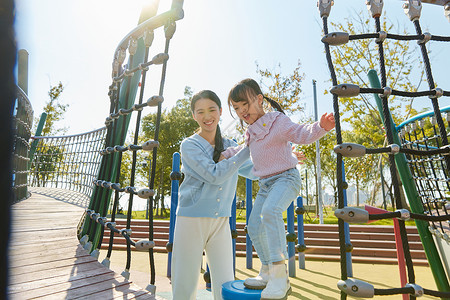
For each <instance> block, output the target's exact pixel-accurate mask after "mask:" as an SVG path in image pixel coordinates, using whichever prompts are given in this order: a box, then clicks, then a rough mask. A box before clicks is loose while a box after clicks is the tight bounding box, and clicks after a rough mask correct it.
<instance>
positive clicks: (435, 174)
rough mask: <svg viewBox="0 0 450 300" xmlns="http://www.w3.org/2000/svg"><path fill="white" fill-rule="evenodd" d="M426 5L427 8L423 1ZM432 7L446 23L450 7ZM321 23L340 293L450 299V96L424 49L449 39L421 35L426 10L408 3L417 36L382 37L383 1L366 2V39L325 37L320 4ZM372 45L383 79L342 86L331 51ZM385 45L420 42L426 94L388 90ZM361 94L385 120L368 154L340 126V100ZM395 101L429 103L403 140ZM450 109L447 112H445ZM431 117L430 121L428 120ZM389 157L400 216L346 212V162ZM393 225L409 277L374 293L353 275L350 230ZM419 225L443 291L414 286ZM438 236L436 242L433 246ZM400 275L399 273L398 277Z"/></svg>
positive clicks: (405, 128)
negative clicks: (413, 240)
mask: <svg viewBox="0 0 450 300" xmlns="http://www.w3.org/2000/svg"><path fill="white" fill-rule="evenodd" d="M426 2H428V1H426ZM431 2H433V3H434V4H441V5H445V6H444V13H445V15H446V16H447V18H448V17H449V13H450V4H446V3H444V1H431ZM317 4H318V8H319V12H320V17H321V18H322V21H323V32H324V37H323V38H322V42H323V43H324V46H325V53H326V59H327V63H328V67H329V70H330V74H331V80H332V84H333V87H332V88H331V90H330V92H331V93H332V94H333V107H334V114H335V119H336V142H337V146H336V147H335V152H336V153H337V185H338V209H337V210H336V213H335V214H336V216H337V217H338V218H339V223H338V224H339V239H340V253H341V280H340V281H339V282H338V288H339V289H340V290H341V299H346V298H347V295H350V296H354V297H364V298H372V297H374V296H375V295H394V294H406V295H409V298H410V299H415V298H416V297H420V296H423V295H431V296H436V297H442V298H448V297H450V287H449V283H448V277H449V274H448V273H447V274H446V271H445V268H447V272H449V268H448V259H449V257H448V253H450V247H449V245H450V244H449V236H448V224H449V220H450V215H449V213H448V212H449V206H448V203H449V202H448V199H449V196H450V194H449V181H450V179H449V167H450V156H449V154H450V148H449V146H448V134H449V128H448V120H447V116H448V114H447V113H445V119H444V118H443V112H441V108H440V107H439V98H440V97H443V96H444V97H448V96H450V91H448V90H444V89H442V88H440V87H437V86H436V84H435V82H434V79H433V73H432V69H431V64H430V59H429V57H428V51H427V43H428V42H430V41H433V42H437V41H439V42H448V41H450V37H446V36H437V35H432V34H430V33H428V32H422V29H421V25H420V21H419V20H420V15H421V10H422V3H421V1H419V0H408V1H405V2H404V3H403V10H404V12H405V14H406V15H407V16H408V18H409V19H410V20H411V21H412V22H413V24H414V28H415V30H416V33H415V34H411V35H408V34H393V33H389V32H384V31H382V30H381V22H380V16H381V15H382V12H383V1H382V0H368V1H366V5H367V8H368V11H369V13H370V15H371V16H372V17H373V19H374V23H375V32H373V33H363V34H353V35H351V34H348V33H346V32H331V33H329V32H328V17H329V15H330V12H331V7H332V5H333V1H332V0H319V1H318V2H317ZM358 39H374V40H375V43H376V44H377V48H378V61H379V75H380V77H381V83H380V80H379V79H378V75H377V73H376V72H375V71H374V70H372V71H370V72H369V74H368V76H369V81H370V85H371V87H367V86H359V85H357V84H349V83H341V84H338V82H337V80H338V76H337V75H336V72H335V67H334V64H333V58H332V54H331V51H330V46H332V47H339V45H343V44H346V43H348V42H349V41H352V40H358ZM387 39H392V40H399V41H417V44H418V46H419V47H420V52H421V54H422V60H423V62H424V66H425V73H426V76H427V82H428V87H429V89H428V90H424V91H414V92H410V91H400V90H395V89H393V88H391V87H389V84H390V83H389V82H387V70H386V69H387V68H386V61H385V59H386V58H385V54H384V46H383V43H384V42H385V41H386V40H387ZM360 94H373V96H374V99H375V101H376V103H377V107H378V110H379V113H380V116H381V117H382V118H381V119H382V120H383V124H384V128H385V132H386V138H387V141H388V144H389V145H388V146H387V147H380V148H376V149H368V148H366V147H364V146H363V145H358V144H353V143H344V141H343V140H342V130H341V121H340V106H339V97H345V98H349V97H356V96H358V95H360ZM390 96H403V97H424V96H428V97H429V98H430V100H431V106H432V108H433V110H432V112H430V113H429V114H425V115H423V116H420V117H416V118H413V119H411V120H408V121H406V122H405V123H403V124H402V125H401V126H399V127H398V130H399V131H400V133H398V132H397V128H396V127H395V124H394V122H393V120H392V116H391V111H390V103H389V97H390ZM447 110H448V109H444V111H447ZM428 118H429V119H430V120H428ZM379 153H387V154H388V155H389V171H390V177H391V180H392V183H393V188H394V200H395V207H394V209H395V211H394V212H388V211H386V212H385V213H379V212H377V213H374V212H369V211H366V210H363V209H359V208H354V207H348V206H346V203H345V200H344V193H345V186H346V184H345V182H344V179H343V178H344V174H345V173H344V172H345V170H344V167H343V163H342V162H343V157H361V156H363V155H371V154H379ZM401 184H403V189H404V191H405V194H406V196H407V199H408V202H409V205H410V210H411V211H410V210H408V208H407V207H404V205H403V204H402V201H401V190H400V189H401V188H402V187H401ZM388 218H395V219H398V224H399V236H400V237H401V248H402V249H401V252H402V256H403V257H399V265H400V266H404V271H405V273H406V271H407V277H406V276H404V277H402V276H400V277H401V286H400V287H398V288H392V289H381V288H376V287H374V286H373V285H371V284H369V283H367V282H365V281H363V280H358V279H354V278H350V276H349V275H348V273H349V272H348V271H349V270H348V269H347V268H348V264H347V259H348V255H347V252H351V249H352V247H351V244H349V243H350V242H349V241H348V240H346V237H345V227H346V223H349V222H352V223H366V222H368V221H369V220H379V219H388ZM409 219H414V220H415V222H416V225H417V228H418V231H419V234H420V236H421V241H422V244H423V246H424V250H425V253H426V255H427V259H428V262H429V265H430V268H431V270H432V273H433V276H434V278H435V281H436V286H437V288H438V291H435V290H431V289H427V288H425V287H421V286H420V283H416V282H415V275H414V266H413V262H412V259H411V253H410V248H409V244H408V236H407V232H406V229H405V221H406V220H409ZM433 237H434V242H433ZM400 273H401V271H400Z"/></svg>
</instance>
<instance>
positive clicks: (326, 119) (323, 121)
mask: <svg viewBox="0 0 450 300" xmlns="http://www.w3.org/2000/svg"><path fill="white" fill-rule="evenodd" d="M319 125H320V127H322V128H323V129H325V130H326V131H330V130H331V129H333V128H334V126H335V125H336V123H335V121H334V116H333V113H329V114H328V113H324V114H323V115H322V117H320V122H319Z"/></svg>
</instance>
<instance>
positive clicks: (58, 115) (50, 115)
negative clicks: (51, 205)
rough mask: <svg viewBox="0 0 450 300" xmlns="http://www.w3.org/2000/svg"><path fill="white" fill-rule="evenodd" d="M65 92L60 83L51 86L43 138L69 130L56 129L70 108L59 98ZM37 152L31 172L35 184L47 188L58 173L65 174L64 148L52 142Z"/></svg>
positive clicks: (45, 107)
mask: <svg viewBox="0 0 450 300" xmlns="http://www.w3.org/2000/svg"><path fill="white" fill-rule="evenodd" d="M63 91H64V86H63V84H62V83H61V82H59V83H58V84H57V85H56V86H50V90H49V92H48V95H49V97H50V100H49V101H48V102H47V103H46V105H45V106H44V112H45V113H46V114H47V119H46V122H45V125H44V128H43V130H42V133H41V135H42V136H54V135H58V134H62V133H65V132H66V131H67V128H56V123H57V122H58V121H60V120H61V119H62V118H63V116H64V113H65V112H66V110H67V108H68V106H69V105H68V104H61V103H60V102H59V97H60V96H61V94H62V92H63ZM34 123H35V124H34V128H36V127H37V124H38V123H39V119H38V118H36V119H35V122H34ZM41 143H42V144H41V145H39V147H38V149H37V152H36V153H35V158H34V161H33V165H32V166H31V171H32V172H33V173H34V177H35V178H34V181H35V183H34V184H37V186H45V185H46V184H47V182H49V181H51V180H52V179H53V178H54V177H55V176H58V174H57V173H58V172H63V171H64V169H65V168H67V166H65V165H64V163H63V162H62V160H63V159H64V155H63V153H64V152H65V150H64V148H59V147H57V146H54V145H52V144H51V143H50V142H44V141H42V142H41Z"/></svg>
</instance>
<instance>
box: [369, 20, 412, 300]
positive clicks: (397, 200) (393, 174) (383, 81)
mask: <svg viewBox="0 0 450 300" xmlns="http://www.w3.org/2000/svg"><path fill="white" fill-rule="evenodd" d="M374 19H375V27H376V31H377V32H380V31H381V26H380V17H375V18H374ZM377 45H378V55H379V63H380V73H381V87H383V88H384V87H386V68H385V63H384V60H385V58H384V50H383V42H382V41H379V42H378V43H377ZM381 100H382V108H383V117H384V120H385V122H384V125H385V131H386V137H387V139H388V143H389V144H394V138H393V135H392V128H393V126H394V124H391V115H390V110H389V106H388V101H387V97H384V96H383V97H381ZM389 170H390V173H391V178H392V182H393V187H394V199H395V204H396V206H397V208H398V209H401V208H403V207H402V202H401V196H400V183H399V179H398V177H397V169H396V166H395V159H394V155H393V154H389ZM398 223H399V228H400V235H401V238H402V245H403V252H404V256H405V261H406V266H407V269H408V281H409V282H410V283H415V275H414V268H413V264H412V258H411V253H410V251H409V244H408V236H407V233H406V228H405V222H404V221H402V220H399V222H398ZM410 299H415V297H411V296H410Z"/></svg>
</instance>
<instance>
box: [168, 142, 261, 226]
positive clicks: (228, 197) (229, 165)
mask: <svg viewBox="0 0 450 300" xmlns="http://www.w3.org/2000/svg"><path fill="white" fill-rule="evenodd" d="M223 145H224V148H225V149H227V148H228V147H235V146H236V145H237V144H236V143H235V142H234V141H232V140H229V139H225V138H224V139H223ZM180 148H181V163H182V167H181V171H182V172H183V173H184V180H183V182H182V184H181V185H180V192H179V200H178V201H179V202H178V208H177V215H178V216H185V217H210V218H218V217H229V216H231V205H232V203H233V199H234V195H235V193H236V184H237V180H238V173H239V175H241V176H244V177H247V178H250V179H257V178H256V177H254V176H253V175H252V173H251V170H252V168H253V164H252V162H251V160H250V152H249V149H248V148H247V147H245V148H243V149H242V150H241V151H240V152H238V153H237V154H236V155H235V156H233V157H231V158H230V159H224V160H222V161H220V162H218V163H215V162H214V161H213V159H212V157H213V152H214V148H213V146H211V145H210V144H209V142H208V141H206V140H205V139H204V138H202V137H201V136H200V135H198V134H194V135H192V136H190V137H188V138H186V139H184V140H183V142H182V143H181V147H180Z"/></svg>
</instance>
